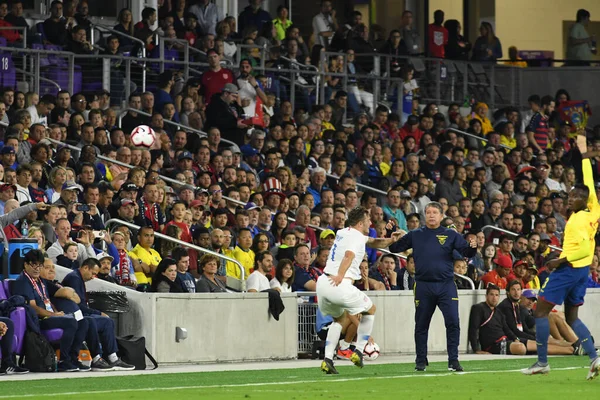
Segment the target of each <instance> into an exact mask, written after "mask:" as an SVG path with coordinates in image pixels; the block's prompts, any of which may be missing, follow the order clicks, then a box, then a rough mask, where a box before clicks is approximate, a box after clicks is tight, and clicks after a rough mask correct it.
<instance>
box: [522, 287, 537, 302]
mask: <svg viewBox="0 0 600 400" xmlns="http://www.w3.org/2000/svg"><path fill="white" fill-rule="evenodd" d="M521 296H522V297H525V298H526V299H530V300H537V294H536V293H535V290H531V289H525V290H523V293H522V294H521Z"/></svg>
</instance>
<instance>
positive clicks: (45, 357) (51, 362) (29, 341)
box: [23, 331, 57, 372]
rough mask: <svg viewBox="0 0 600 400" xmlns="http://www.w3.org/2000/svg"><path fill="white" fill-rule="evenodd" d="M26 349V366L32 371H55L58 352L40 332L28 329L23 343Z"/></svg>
mask: <svg viewBox="0 0 600 400" xmlns="http://www.w3.org/2000/svg"><path fill="white" fill-rule="evenodd" d="M23 346H24V349H25V362H24V364H25V368H28V369H29V370H30V371H31V372H55V371H56V368H57V361H56V353H55V352H54V349H53V348H52V346H51V345H50V343H48V341H47V340H46V338H45V337H43V336H42V335H40V334H39V333H35V332H32V331H27V332H26V333H25V340H24V343H23Z"/></svg>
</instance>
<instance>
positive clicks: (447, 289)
mask: <svg viewBox="0 0 600 400" xmlns="http://www.w3.org/2000/svg"><path fill="white" fill-rule="evenodd" d="M443 218H444V213H443V209H442V206H441V204H440V203H437V202H431V203H429V204H427V206H426V207H425V220H426V221H425V226H424V227H422V228H420V229H416V230H413V231H410V232H408V233H407V234H406V235H404V236H403V237H402V238H401V239H400V240H399V241H397V242H396V243H394V244H392V245H391V246H390V251H392V252H395V253H400V252H404V251H406V250H408V249H410V248H412V249H413V256H414V259H415V267H416V270H415V289H414V292H415V308H416V311H415V345H416V350H417V358H416V361H415V362H416V367H415V371H425V369H426V366H427V335H428V331H429V324H430V322H431V317H432V316H433V313H434V311H435V308H436V306H437V307H439V308H440V310H441V311H442V314H443V315H444V321H445V323H446V340H447V345H448V370H450V371H462V370H463V368H462V367H461V365H460V363H459V362H458V344H459V342H460V325H459V321H458V291H457V289H456V285H455V284H454V266H453V263H454V257H453V252H454V251H455V250H456V251H458V252H459V253H460V254H461V255H463V256H464V257H468V258H470V257H473V256H475V253H476V251H477V243H476V241H475V240H474V239H472V240H471V241H470V243H467V242H466V240H465V239H464V238H463V237H462V236H461V235H460V234H459V233H457V232H456V231H455V230H452V229H448V228H444V227H442V226H441V225H440V224H441V222H442V219H443Z"/></svg>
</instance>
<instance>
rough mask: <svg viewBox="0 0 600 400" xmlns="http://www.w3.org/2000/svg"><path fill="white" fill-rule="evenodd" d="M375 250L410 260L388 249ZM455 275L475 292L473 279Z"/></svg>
mask: <svg viewBox="0 0 600 400" xmlns="http://www.w3.org/2000/svg"><path fill="white" fill-rule="evenodd" d="M375 250H377V251H381V252H382V253H386V254H389V255H392V256H395V257H399V258H402V259H405V260H406V259H407V258H408V257H407V256H405V255H404V254H400V253H392V252H391V251H389V250H386V249H375ZM454 275H455V276H458V277H459V278H462V279H464V280H466V281H467V282H469V286H471V290H475V283H474V282H473V280H472V279H471V278H469V277H468V276H465V275H461V274H458V273H456V272H455V273H454Z"/></svg>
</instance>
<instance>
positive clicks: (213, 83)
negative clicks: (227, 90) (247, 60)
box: [202, 49, 234, 106]
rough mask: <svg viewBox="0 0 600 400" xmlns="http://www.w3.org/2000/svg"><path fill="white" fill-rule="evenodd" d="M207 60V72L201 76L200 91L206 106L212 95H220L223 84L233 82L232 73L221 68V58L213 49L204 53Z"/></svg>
mask: <svg viewBox="0 0 600 400" xmlns="http://www.w3.org/2000/svg"><path fill="white" fill-rule="evenodd" d="M206 57H207V58H208V70H207V71H206V72H205V73H203V74H202V89H203V90H204V93H203V95H204V102H205V103H206V105H207V106H208V105H209V104H210V102H211V100H212V97H213V95H215V94H217V93H221V92H222V91H223V88H224V87H225V84H227V83H234V82H233V72H232V71H231V70H229V69H227V68H221V57H220V56H219V54H218V53H217V51H216V50H214V49H209V50H208V51H207V52H206Z"/></svg>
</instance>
